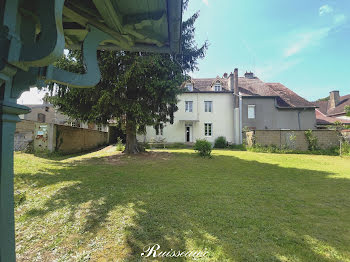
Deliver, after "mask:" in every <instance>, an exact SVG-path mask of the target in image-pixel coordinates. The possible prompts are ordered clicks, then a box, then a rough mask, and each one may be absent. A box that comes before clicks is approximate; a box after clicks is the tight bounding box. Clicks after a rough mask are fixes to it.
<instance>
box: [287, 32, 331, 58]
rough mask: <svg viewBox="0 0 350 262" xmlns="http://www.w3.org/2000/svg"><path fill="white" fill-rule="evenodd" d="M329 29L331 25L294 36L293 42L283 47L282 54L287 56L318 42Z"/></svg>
mask: <svg viewBox="0 0 350 262" xmlns="http://www.w3.org/2000/svg"><path fill="white" fill-rule="evenodd" d="M331 29H332V27H323V28H320V29H316V30H313V31H308V32H303V33H300V34H298V35H296V36H294V37H293V38H294V39H293V43H292V44H291V45H290V46H289V47H288V48H286V49H285V52H284V56H285V57H289V56H292V55H295V54H297V53H299V52H300V51H302V50H303V49H305V48H307V47H309V46H311V45H316V44H318V43H319V42H320V41H321V40H322V39H323V38H325V37H327V36H328V33H329V31H330V30H331Z"/></svg>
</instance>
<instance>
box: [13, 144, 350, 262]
mask: <svg viewBox="0 0 350 262" xmlns="http://www.w3.org/2000/svg"><path fill="white" fill-rule="evenodd" d="M213 154H214V156H213V158H211V159H208V158H201V157H199V156H197V155H195V154H193V151H192V150H189V149H187V150H171V151H168V152H166V151H163V150H157V151H155V152H154V153H149V154H147V155H142V156H125V155H121V154H119V153H117V152H115V149H114V148H113V147H108V148H106V149H103V150H101V151H98V152H94V153H90V154H85V155H80V156H71V157H55V158H51V159H49V158H39V157H35V156H33V155H30V154H24V153H15V193H16V199H17V200H16V204H17V207H16V210H15V214H16V246H17V260H18V261H50V262H51V261H65V262H66V261H138V260H140V259H141V253H142V249H143V248H144V247H145V246H147V245H149V244H154V243H157V244H159V245H160V250H162V251H167V250H171V249H173V250H181V251H182V250H183V251H191V250H206V251H207V252H208V255H207V256H206V257H205V258H203V259H202V260H200V261H312V262H313V261H350V158H340V157H334V156H315V155H289V154H288V155H283V154H267V153H254V152H240V151H225V150H214V151H213ZM89 259H90V260H89ZM158 260H159V261H161V260H162V259H161V258H157V259H152V261H158ZM168 260H169V261H179V260H181V259H177V260H176V259H168ZM182 260H186V259H185V258H182ZM187 260H190V259H189V258H187Z"/></svg>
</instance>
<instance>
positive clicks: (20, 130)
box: [14, 120, 35, 151]
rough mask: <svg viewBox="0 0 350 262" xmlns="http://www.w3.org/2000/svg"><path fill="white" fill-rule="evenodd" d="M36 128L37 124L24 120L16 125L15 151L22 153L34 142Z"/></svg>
mask: <svg viewBox="0 0 350 262" xmlns="http://www.w3.org/2000/svg"><path fill="white" fill-rule="evenodd" d="M34 126H35V122H33V121H28V120H22V121H21V122H18V123H16V131H15V136H14V138H15V140H14V150H15V151H22V150H25V149H26V147H27V146H28V144H29V143H30V142H32V141H33V137H34Z"/></svg>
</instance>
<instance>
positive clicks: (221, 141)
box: [214, 136, 227, 148]
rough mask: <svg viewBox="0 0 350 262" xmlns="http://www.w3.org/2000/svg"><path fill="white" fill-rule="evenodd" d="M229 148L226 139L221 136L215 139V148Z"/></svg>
mask: <svg viewBox="0 0 350 262" xmlns="http://www.w3.org/2000/svg"><path fill="white" fill-rule="evenodd" d="M226 146H227V141H226V137H224V136H219V137H218V138H217V139H215V143H214V147H215V148H225V147H226Z"/></svg>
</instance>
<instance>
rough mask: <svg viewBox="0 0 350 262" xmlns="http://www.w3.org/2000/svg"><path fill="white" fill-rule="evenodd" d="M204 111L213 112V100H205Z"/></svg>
mask: <svg viewBox="0 0 350 262" xmlns="http://www.w3.org/2000/svg"><path fill="white" fill-rule="evenodd" d="M204 112H207V113H212V112H213V101H204Z"/></svg>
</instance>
